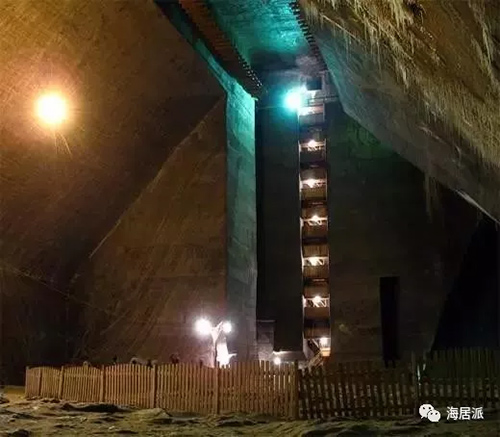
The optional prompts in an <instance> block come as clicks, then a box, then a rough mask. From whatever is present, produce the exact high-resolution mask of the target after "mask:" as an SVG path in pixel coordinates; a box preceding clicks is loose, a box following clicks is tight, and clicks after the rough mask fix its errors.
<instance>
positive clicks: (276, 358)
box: [273, 357, 281, 366]
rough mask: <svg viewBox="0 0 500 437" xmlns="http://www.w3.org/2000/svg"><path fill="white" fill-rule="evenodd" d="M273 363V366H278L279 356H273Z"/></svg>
mask: <svg viewBox="0 0 500 437" xmlns="http://www.w3.org/2000/svg"><path fill="white" fill-rule="evenodd" d="M273 363H274V365H275V366H279V365H280V364H281V358H280V357H274V360H273Z"/></svg>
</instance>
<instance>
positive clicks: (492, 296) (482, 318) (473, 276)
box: [433, 217, 500, 350]
mask: <svg viewBox="0 0 500 437" xmlns="http://www.w3.org/2000/svg"><path fill="white" fill-rule="evenodd" d="M499 237H500V235H499V230H498V226H497V225H495V223H494V222H493V221H492V220H490V219H488V218H486V217H485V218H483V220H482V221H481V222H480V223H479V225H478V226H477V229H476V232H475V233H474V235H473V237H472V239H471V242H470V244H469V248H468V250H467V253H466V255H465V257H464V259H463V261H462V265H461V268H460V273H459V274H458V276H457V279H456V281H455V284H454V286H453V288H452V291H451V293H450V294H449V295H448V297H447V300H446V302H445V304H444V307H443V311H442V314H441V318H440V322H439V325H438V329H437V333H436V337H435V340H434V345H433V350H439V349H447V348H467V347H490V348H491V347H495V348H496V347H498V346H499V344H500V342H499V317H498V313H499V310H498V307H499V299H498V294H499V285H500V284H499V261H500V260H499V256H498V255H499Z"/></svg>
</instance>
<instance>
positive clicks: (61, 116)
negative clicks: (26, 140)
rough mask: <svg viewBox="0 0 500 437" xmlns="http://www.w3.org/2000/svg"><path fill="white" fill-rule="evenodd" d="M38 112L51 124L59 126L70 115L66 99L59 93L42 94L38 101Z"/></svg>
mask: <svg viewBox="0 0 500 437" xmlns="http://www.w3.org/2000/svg"><path fill="white" fill-rule="evenodd" d="M36 113H37V116H38V117H39V118H40V120H41V121H42V122H43V123H45V124H47V125H49V126H53V127H55V126H59V125H60V124H61V123H63V122H64V121H65V120H66V118H67V115H68V111H67V105H66V100H65V99H64V98H63V97H62V96H61V95H59V94H57V93H47V94H44V95H42V96H41V97H40V98H39V99H38V100H37V102H36Z"/></svg>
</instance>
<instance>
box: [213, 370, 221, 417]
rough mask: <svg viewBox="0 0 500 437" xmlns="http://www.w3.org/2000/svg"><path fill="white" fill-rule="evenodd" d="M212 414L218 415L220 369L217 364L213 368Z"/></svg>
mask: <svg viewBox="0 0 500 437" xmlns="http://www.w3.org/2000/svg"><path fill="white" fill-rule="evenodd" d="M214 372H215V375H214V376H215V378H214V379H215V381H214V413H215V414H220V367H219V364H218V363H217V364H216V365H215V368H214Z"/></svg>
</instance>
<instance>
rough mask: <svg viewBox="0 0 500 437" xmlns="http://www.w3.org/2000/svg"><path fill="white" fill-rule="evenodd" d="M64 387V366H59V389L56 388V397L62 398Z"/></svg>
mask: <svg viewBox="0 0 500 437" xmlns="http://www.w3.org/2000/svg"><path fill="white" fill-rule="evenodd" d="M63 387H64V366H61V371H60V372H59V389H58V390H57V398H58V399H62V395H63Z"/></svg>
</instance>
